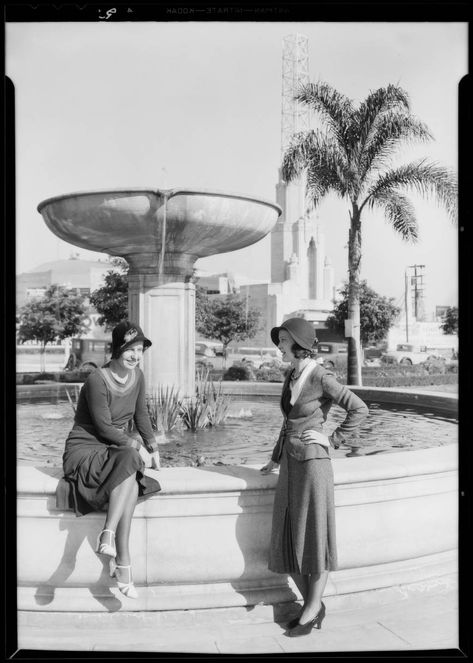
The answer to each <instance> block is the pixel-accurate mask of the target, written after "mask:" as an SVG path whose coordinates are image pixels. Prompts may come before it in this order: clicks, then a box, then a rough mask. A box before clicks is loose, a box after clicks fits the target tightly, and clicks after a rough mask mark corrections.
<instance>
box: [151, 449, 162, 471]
mask: <svg viewBox="0 0 473 663" xmlns="http://www.w3.org/2000/svg"><path fill="white" fill-rule="evenodd" d="M150 457H151V468H152V469H153V470H160V469H161V459H160V457H159V450H158V449H156V451H153V452H152V453H151V454H150Z"/></svg>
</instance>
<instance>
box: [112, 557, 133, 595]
mask: <svg viewBox="0 0 473 663" xmlns="http://www.w3.org/2000/svg"><path fill="white" fill-rule="evenodd" d="M117 569H128V582H121V581H120V580H118V578H117ZM110 576H111V577H112V578H115V579H116V581H117V586H118V589H119V590H120V591H121V593H122V594H123V595H124V596H126V597H127V598H129V599H137V598H138V592H137V591H136V587H135V585H134V584H133V581H132V579H131V564H127V565H124V564H116V563H115V561H114V560H110Z"/></svg>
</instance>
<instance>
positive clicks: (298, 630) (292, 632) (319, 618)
mask: <svg viewBox="0 0 473 663" xmlns="http://www.w3.org/2000/svg"><path fill="white" fill-rule="evenodd" d="M324 617H325V603H324V602H323V601H322V606H321V608H320V610H319V611H318V613H317V614H316V615H315V617H314V619H311V620H310V622H306V623H305V624H300V623H299V620H297V624H296V625H295V626H294V627H293V628H290V629H289V632H288V635H289V637H290V638H297V637H298V636H299V635H308V634H309V633H310V632H311V631H312V629H313V628H317V629H321V628H322V622H323V620H324Z"/></svg>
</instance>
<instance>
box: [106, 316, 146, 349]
mask: <svg viewBox="0 0 473 663" xmlns="http://www.w3.org/2000/svg"><path fill="white" fill-rule="evenodd" d="M140 342H141V343H143V350H146V349H147V348H149V347H150V345H152V343H151V341H150V340H149V338H146V336H145V335H144V334H143V330H142V329H141V327H140V326H139V325H137V324H135V323H134V322H130V321H129V320H123V322H120V323H118V325H117V326H116V327H115V328H114V329H113V331H112V357H114V358H117V357H119V356H120V355H121V354H122V352H125V350H126V349H127V348H129V347H130V345H133V344H134V343H140Z"/></svg>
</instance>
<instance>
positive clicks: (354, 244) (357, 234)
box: [347, 203, 361, 385]
mask: <svg viewBox="0 0 473 663" xmlns="http://www.w3.org/2000/svg"><path fill="white" fill-rule="evenodd" d="M350 218H351V223H350V230H349V235H348V320H349V321H350V322H351V336H349V338H348V357H347V384H348V385H361V347H360V266H361V220H360V211H359V209H358V206H357V205H356V203H353V212H352V214H351V215H350Z"/></svg>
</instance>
